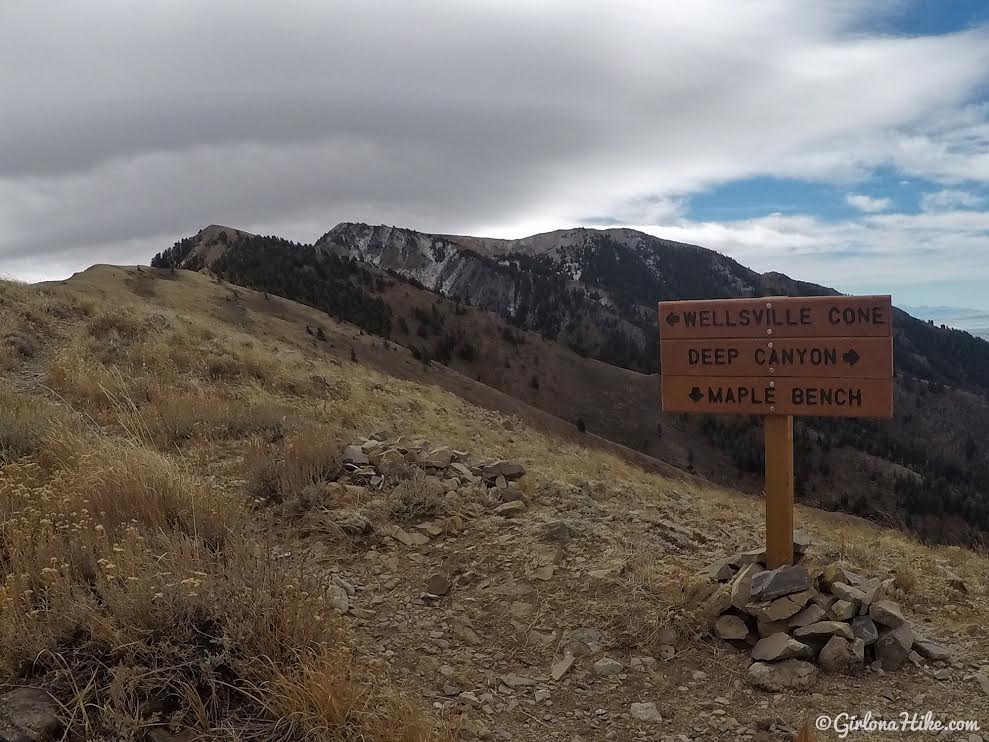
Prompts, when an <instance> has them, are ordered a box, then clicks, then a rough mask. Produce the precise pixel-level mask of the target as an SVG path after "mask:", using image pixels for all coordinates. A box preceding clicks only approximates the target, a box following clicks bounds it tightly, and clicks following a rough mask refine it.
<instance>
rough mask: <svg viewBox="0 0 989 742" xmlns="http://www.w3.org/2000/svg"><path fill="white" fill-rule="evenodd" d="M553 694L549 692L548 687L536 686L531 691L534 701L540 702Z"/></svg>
mask: <svg viewBox="0 0 989 742" xmlns="http://www.w3.org/2000/svg"><path fill="white" fill-rule="evenodd" d="M552 695H553V694H552V693H551V692H550V690H549V688H536V689H535V690H534V691H533V692H532V698H533V699H534V700H535V702H536V703H542V702H543V701H548V700H549V699H550V697H551V696H552Z"/></svg>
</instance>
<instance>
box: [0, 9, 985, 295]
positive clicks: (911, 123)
mask: <svg viewBox="0 0 989 742" xmlns="http://www.w3.org/2000/svg"><path fill="white" fill-rule="evenodd" d="M0 100H2V102H3V108H2V114H0V274H5V275H13V276H17V277H20V278H24V279H28V280H38V279H42V278H53V277H63V276H66V275H68V274H69V273H71V272H73V271H75V270H78V269H80V268H83V267H85V266H87V265H89V264H92V263H94V262H131V263H133V262H138V261H141V262H147V261H148V259H149V258H150V256H151V255H153V254H154V253H155V252H157V251H159V250H161V249H162V248H164V247H167V246H168V245H170V244H171V243H172V242H174V241H175V240H176V239H178V238H179V237H182V236H185V235H188V234H190V233H193V232H195V231H196V230H197V229H199V228H200V227H202V226H205V225H206V224H210V223H220V224H226V225H229V226H235V227H241V228H244V229H249V230H252V231H261V232H265V233H275V234H280V235H283V236H286V237H289V238H291V239H296V240H300V241H312V240H314V239H315V238H316V237H317V236H319V235H320V234H322V233H323V232H324V231H326V230H327V229H329V228H330V227H332V226H333V225H334V224H336V223H337V222H339V221H367V222H372V223H387V224H397V225H402V226H409V227H413V228H416V229H421V230H425V231H438V232H454V233H470V234H484V235H490V236H522V235H525V234H530V233H534V232H538V231H545V230H550V229H556V228H560V227H569V226H574V225H586V226H610V225H628V226H634V227H637V228H639V229H642V230H644V231H647V232H650V233H653V234H657V235H660V236H663V237H668V238H672V239H677V240H682V241H687V242H693V243H697V244H701V245H704V246H707V247H712V248H715V249H718V250H720V251H722V252H725V253H728V254H730V255H732V256H733V257H735V258H737V259H738V260H740V261H741V262H743V263H745V264H747V265H750V266H752V267H753V268H756V269H758V270H781V271H783V272H786V273H789V274H791V275H793V276H795V277H798V278H801V279H806V280H812V281H816V282H821V283H826V284H830V285H833V286H836V287H837V288H839V289H841V290H844V291H848V292H884V293H885V292H891V293H893V295H894V300H895V301H897V303H901V304H914V305H916V304H930V305H934V304H937V305H955V306H968V307H974V308H978V309H986V310H989V4H987V3H986V2H984V0H979V1H971V2H969V1H966V0H951V1H950V2H943V1H942V0H878V1H874V2H859V1H858V0H829V1H828V2H811V1H810V0H804V1H802V2H793V0H761V1H755V0H751V1H750V0H723V1H719V2H714V1H713V0H692V1H691V2H689V3H684V2H680V1H679V0H678V1H676V2H659V1H657V0H608V1H607V2H580V1H578V0H457V1H456V2H452V1H447V2H433V1H430V0H400V1H398V0H396V1H394V2H391V1H387V0H361V1H360V2H353V1H346V2H344V1H342V0H341V1H333V0H310V1H305V0H283V1H281V2H277V3H275V2H268V3H261V2H254V1H253V0H226V1H225V0H213V2H209V3H203V2H193V1H190V0H169V1H168V2H164V1H162V2H150V1H149V2H133V0H121V1H120V2H113V1H110V0H89V1H88V2H85V3H82V2H59V0H48V1H47V2H32V1H30V0H0Z"/></svg>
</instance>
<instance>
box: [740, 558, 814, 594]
mask: <svg viewBox="0 0 989 742" xmlns="http://www.w3.org/2000/svg"><path fill="white" fill-rule="evenodd" d="M810 586H811V579H810V574H809V573H808V572H807V569H806V568H804V567H801V566H800V565H797V566H795V567H794V566H790V565H784V566H782V567H779V568H777V569H773V570H766V571H763V572H757V573H756V574H755V575H753V576H752V585H751V593H750V595H751V600H753V601H764V600H775V599H776V598H781V597H783V596H784V595H790V594H791V593H799V592H802V591H804V590H807V589H809V588H810Z"/></svg>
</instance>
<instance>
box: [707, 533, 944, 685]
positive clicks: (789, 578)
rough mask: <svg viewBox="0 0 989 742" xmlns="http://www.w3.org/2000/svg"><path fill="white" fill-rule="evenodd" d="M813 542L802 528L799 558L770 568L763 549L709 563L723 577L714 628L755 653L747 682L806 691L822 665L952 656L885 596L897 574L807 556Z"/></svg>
mask: <svg viewBox="0 0 989 742" xmlns="http://www.w3.org/2000/svg"><path fill="white" fill-rule="evenodd" d="M809 546H810V542H809V539H807V537H806V536H805V535H803V534H801V533H800V532H797V534H796V537H795V539H794V552H795V554H796V556H797V558H798V563H797V564H795V565H792V566H789V565H788V566H783V567H780V568H778V569H773V570H769V569H766V567H765V566H764V565H765V560H766V555H765V552H764V551H761V550H758V549H756V550H752V551H743V552H739V553H737V554H735V555H733V556H732V557H731V558H729V559H726V560H724V561H720V562H715V563H714V564H712V565H710V566H709V567H708V568H707V569H705V570H704V574H705V575H706V576H707V577H708V578H709V579H710V580H711V581H712V582H714V583H718V587H717V588H716V589H715V591H714V593H713V594H712V596H711V597H710V598H709V599H708V603H707V606H708V609H709V612H710V613H711V614H712V615H711V622H712V623H711V630H712V633H713V634H714V635H715V636H717V637H718V638H719V639H723V640H724V641H727V642H730V643H731V644H733V645H734V646H736V647H738V648H743V649H745V651H747V652H749V653H750V654H751V657H752V659H753V663H752V664H751V665H750V667H749V669H748V672H747V674H746V679H747V681H748V682H749V684H750V685H752V686H754V687H756V688H761V689H762V690H765V691H769V692H771V693H780V692H783V691H805V690H808V689H810V688H811V687H812V686H813V685H814V683H815V682H816V680H817V678H818V673H819V672H821V671H823V672H825V673H828V674H835V675H854V674H858V673H860V672H863V671H864V670H865V669H866V668H867V667H868V668H870V669H872V670H882V671H885V672H890V671H894V670H899V669H900V668H901V667H902V666H903V664H904V663H905V662H907V660H910V661H911V662H913V663H915V664H916V663H918V662H922V661H924V660H927V661H928V662H932V663H945V662H948V661H949V660H950V658H951V653H950V652H949V651H948V650H947V649H946V648H945V647H943V646H941V645H939V644H937V643H936V642H933V641H930V640H928V639H925V638H923V637H920V636H917V635H916V634H915V633H914V631H913V630H912V629H911V628H910V626H909V625H908V624H907V621H906V619H905V618H904V616H903V612H902V610H901V609H900V606H899V605H898V604H897V603H896V602H895V601H893V600H890V599H889V598H888V597H887V596H888V595H889V594H890V593H891V588H892V583H893V580H892V579H886V580H881V579H878V578H874V577H873V578H867V577H863V576H862V575H859V574H856V573H855V572H853V571H851V570H849V569H846V568H845V567H843V566H842V565H841V564H837V563H834V564H827V565H825V566H823V567H820V566H815V565H814V564H813V563H812V562H809V561H808V562H807V563H806V564H805V563H802V562H801V560H802V559H803V557H804V555H805V553H806V552H807V549H808V548H809Z"/></svg>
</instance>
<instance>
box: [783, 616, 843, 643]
mask: <svg viewBox="0 0 989 742" xmlns="http://www.w3.org/2000/svg"><path fill="white" fill-rule="evenodd" d="M793 636H794V638H796V639H808V640H811V641H817V640H820V641H827V640H828V639H830V638H831V637H832V636H840V637H842V638H843V639H848V640H849V641H851V640H852V639H854V638H855V635H854V634H853V633H852V627H851V626H849V625H848V624H847V623H843V622H842V621H818V622H817V623H812V624H810V625H808V626H801V627H800V628H799V629H796V630H795V631H794V632H793Z"/></svg>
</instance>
